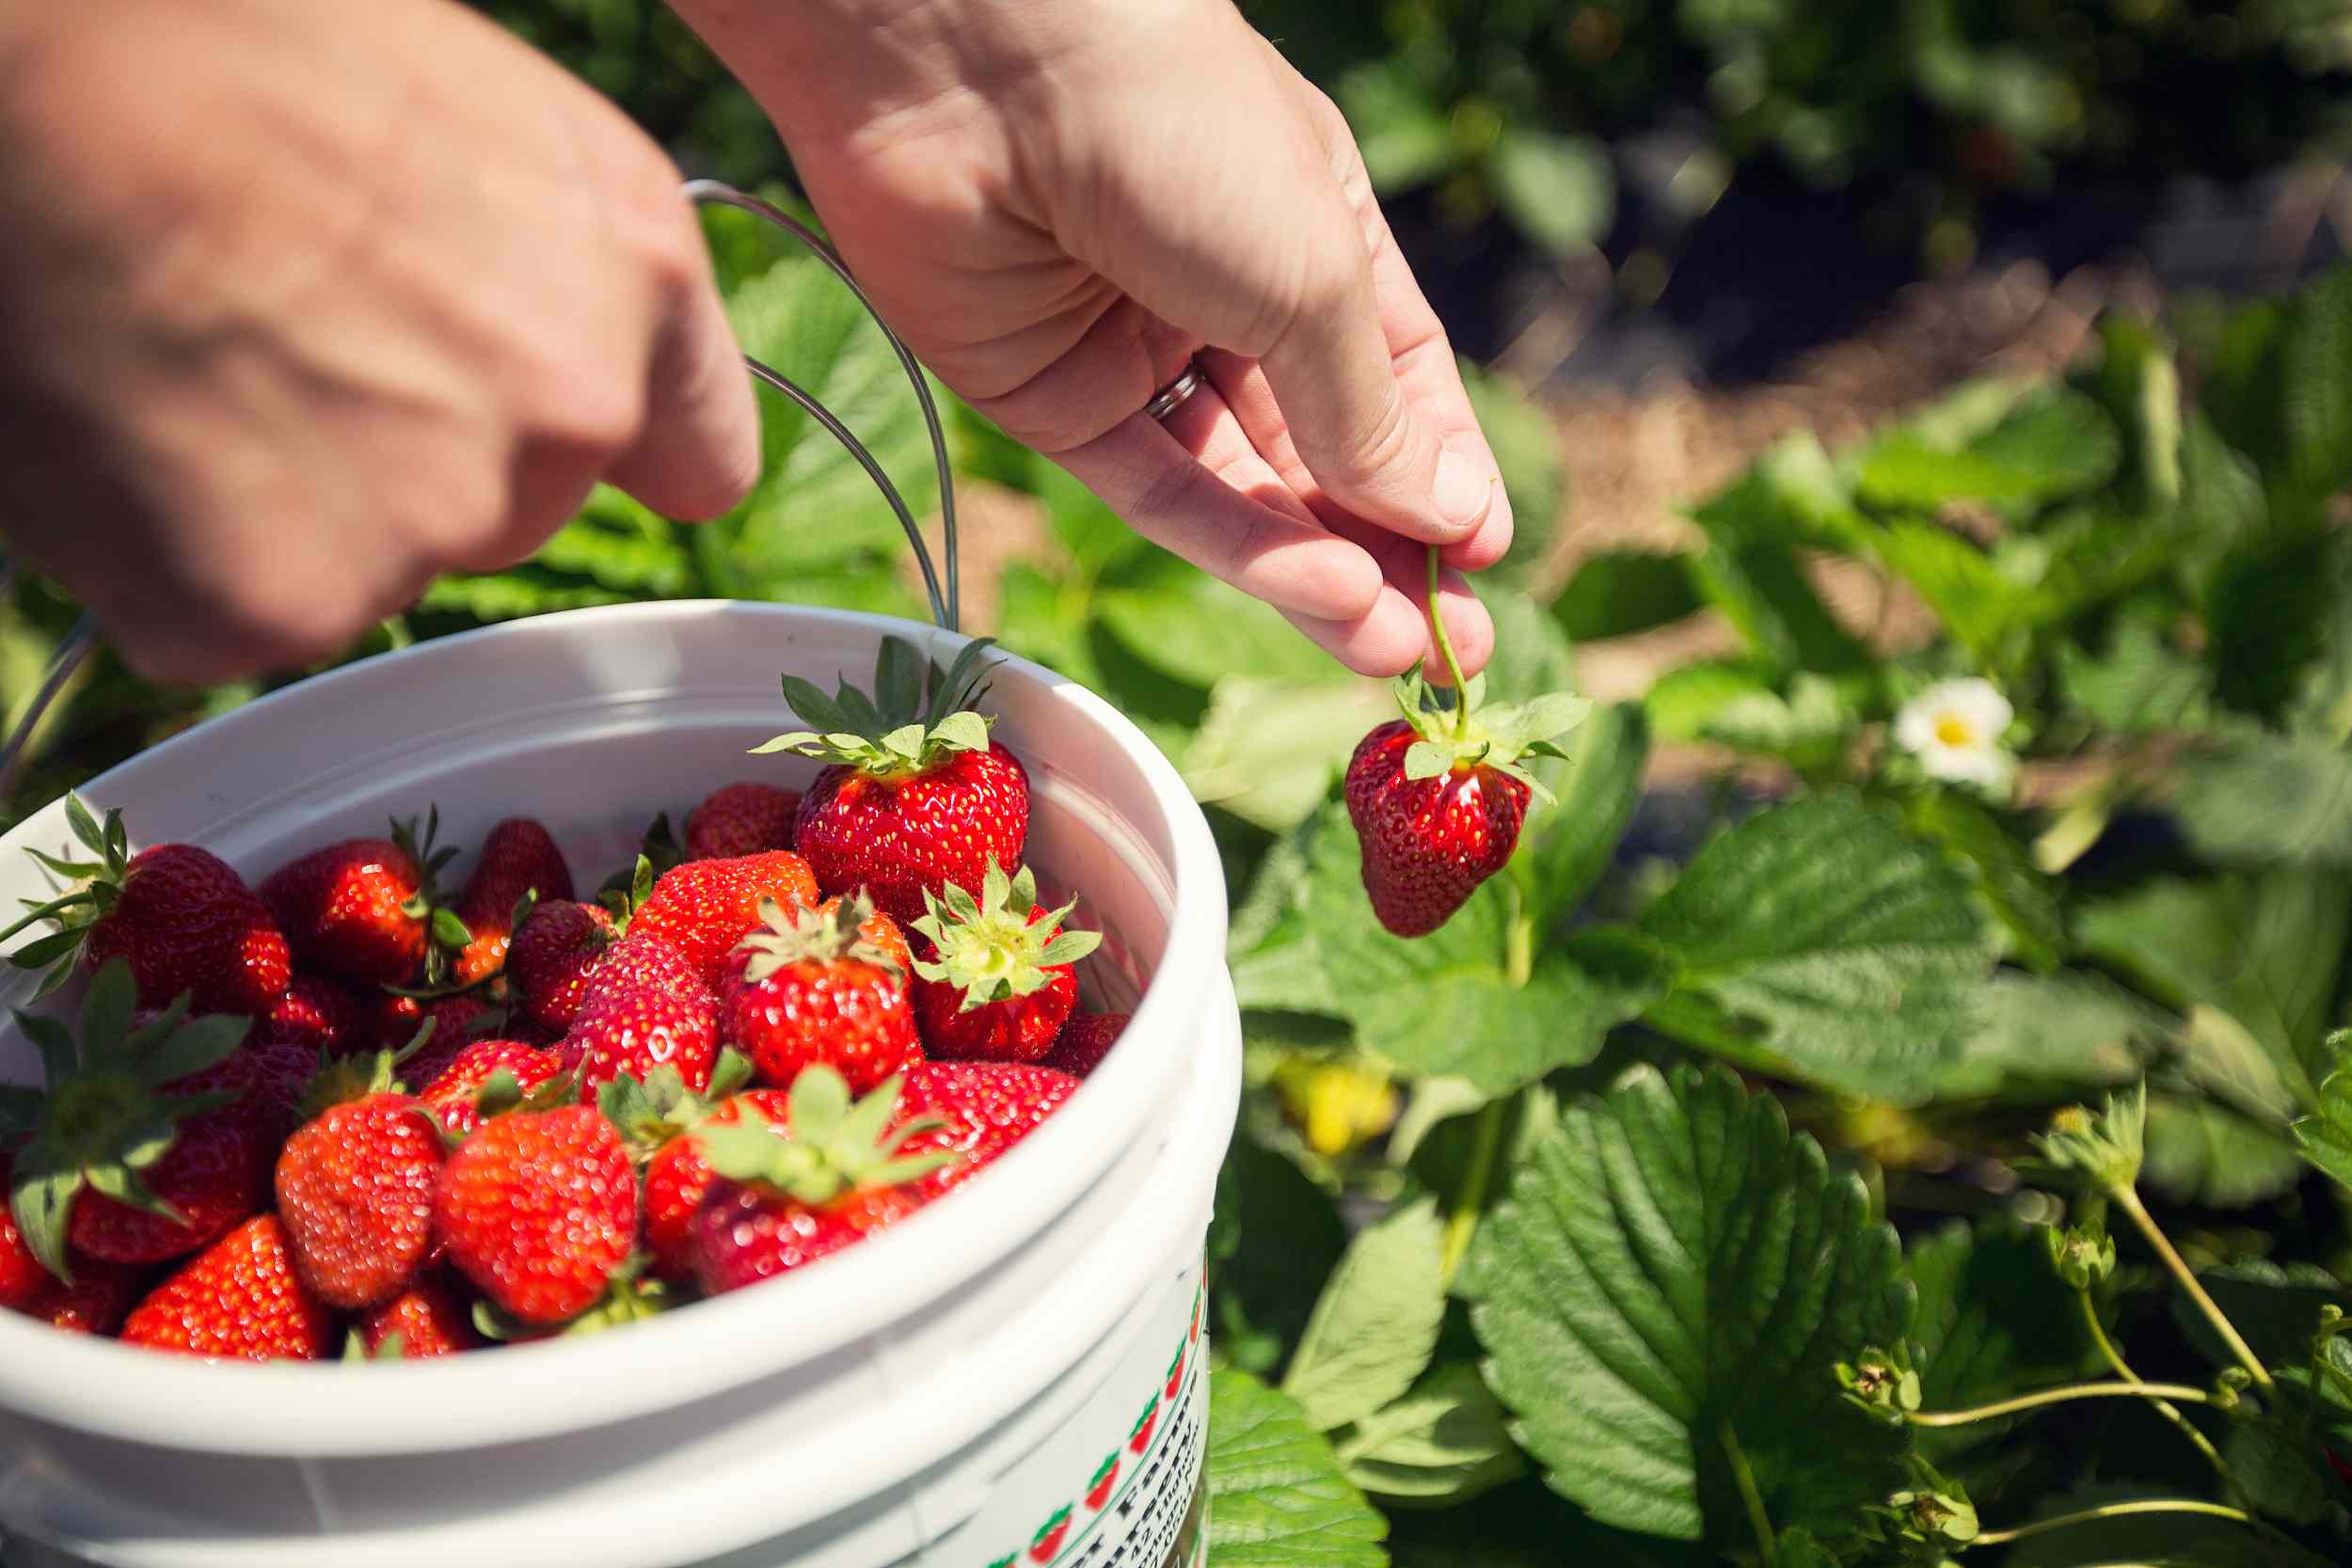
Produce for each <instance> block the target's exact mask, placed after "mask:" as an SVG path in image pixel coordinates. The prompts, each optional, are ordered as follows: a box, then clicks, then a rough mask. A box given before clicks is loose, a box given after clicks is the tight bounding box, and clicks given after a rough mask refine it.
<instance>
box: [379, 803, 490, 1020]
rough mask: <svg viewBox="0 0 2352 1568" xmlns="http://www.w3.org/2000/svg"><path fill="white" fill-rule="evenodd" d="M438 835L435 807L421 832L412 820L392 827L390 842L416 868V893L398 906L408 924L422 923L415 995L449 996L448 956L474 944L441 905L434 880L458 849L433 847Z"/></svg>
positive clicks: (438, 813)
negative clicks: (419, 983) (420, 983)
mask: <svg viewBox="0 0 2352 1568" xmlns="http://www.w3.org/2000/svg"><path fill="white" fill-rule="evenodd" d="M440 832H441V808H440V807H439V806H433V807H430V808H428V809H427V810H426V812H425V817H424V829H423V831H422V832H419V831H418V828H417V819H416V818H415V817H413V816H412V817H409V818H408V819H407V820H406V821H394V822H393V823H392V824H391V833H392V842H393V843H394V844H395V845H397V846H399V847H400V852H401V853H402V854H404V855H406V856H407V857H408V858H409V860H410V861H412V862H414V863H415V864H416V867H417V881H418V887H417V891H416V893H415V895H413V896H412V897H410V898H409V900H408V901H407V902H406V903H405V904H403V905H401V907H400V912H401V913H403V914H405V915H406V916H407V917H408V918H409V919H411V920H421V921H422V922H424V929H425V944H424V989H423V990H422V991H421V992H420V993H418V994H430V995H444V994H448V993H447V991H446V990H444V989H443V988H446V986H447V985H448V981H449V969H450V963H449V960H450V955H451V954H453V953H462V952H464V951H465V950H466V944H467V943H468V942H471V941H473V932H471V931H470V930H469V929H467V927H466V923H465V922H464V921H463V920H460V919H459V918H458V917H457V911H455V910H453V909H451V908H450V907H449V906H448V905H447V904H445V903H443V902H442V901H441V894H440V890H439V887H438V886H437V879H438V878H439V876H440V874H441V872H442V871H443V870H445V869H447V868H448V865H449V863H450V862H452V861H453V860H455V859H456V858H457V847H456V846H455V845H436V844H435V842H434V841H435V840H436V839H437V838H438V837H439V836H440ZM401 994H404V995H405V994H408V993H406V992H403V993H401Z"/></svg>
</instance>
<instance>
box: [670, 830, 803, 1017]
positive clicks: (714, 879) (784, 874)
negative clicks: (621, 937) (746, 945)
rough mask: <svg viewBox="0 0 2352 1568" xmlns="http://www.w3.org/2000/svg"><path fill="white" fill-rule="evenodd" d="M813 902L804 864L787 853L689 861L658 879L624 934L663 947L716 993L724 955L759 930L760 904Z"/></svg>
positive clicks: (771, 851) (788, 907)
mask: <svg viewBox="0 0 2352 1568" xmlns="http://www.w3.org/2000/svg"><path fill="white" fill-rule="evenodd" d="M817 898H818V895H817V879H816V878H814V877H812V876H810V875H809V870H808V863H807V862H806V861H804V860H803V859H801V857H800V856H798V855H796V854H794V853H792V852H791V851H790V850H788V849H773V850H770V851H768V852H767V853H765V854H758V855H745V856H743V857H741V858H740V859H738V860H731V861H688V862H687V863H685V864H684V865H680V866H675V867H673V868H672V869H670V870H668V871H665V872H663V873H662V874H661V879H660V881H657V882H656V883H654V885H653V892H652V894H651V895H648V896H647V897H646V899H645V901H644V904H642V905H640V906H639V908H638V911H637V913H636V914H635V915H634V916H632V917H631V918H630V920H629V927H628V928H629V931H630V932H631V934H635V933H637V932H640V931H643V932H646V933H649V934H651V935H653V936H658V937H660V938H662V939H663V940H665V941H667V942H669V943H670V944H671V945H672V946H674V947H675V948H676V949H677V950H678V952H679V953H680V954H682V955H684V957H685V958H686V961H687V962H689V963H691V964H692V965H693V966H694V968H695V970H696V972H697V973H699V974H701V975H702V977H703V983H704V984H705V985H707V986H709V987H710V988H711V989H713V990H716V989H717V988H718V985H719V982H720V979H721V978H722V974H723V970H724V967H725V964H726V958H727V955H728V954H729V953H730V952H732V951H733V950H734V948H735V944H736V943H737V942H741V941H742V940H743V939H744V938H745V937H747V936H749V935H751V934H752V932H754V931H755V930H756V929H758V927H759V906H760V903H761V901H762V900H764V899H773V900H774V901H775V902H777V903H779V904H782V905H783V906H784V907H785V908H787V909H791V908H794V907H795V906H799V905H810V904H815V903H816V902H817Z"/></svg>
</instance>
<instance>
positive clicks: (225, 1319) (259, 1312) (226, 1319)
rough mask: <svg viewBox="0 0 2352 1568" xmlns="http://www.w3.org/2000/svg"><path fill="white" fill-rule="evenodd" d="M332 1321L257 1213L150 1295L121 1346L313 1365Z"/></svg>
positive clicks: (282, 1239) (270, 1224) (275, 1227)
mask: <svg viewBox="0 0 2352 1568" xmlns="http://www.w3.org/2000/svg"><path fill="white" fill-rule="evenodd" d="M332 1323H333V1318H332V1316H331V1315H330V1314H329V1313H328V1312H327V1310H326V1307H325V1306H323V1305H322V1304H321V1303H320V1302H318V1301H317V1300H316V1299H315V1298H313V1297H312V1296H311V1294H310V1291H306V1290H304V1289H303V1286H302V1280H301V1278H300V1276H298V1275H296V1274H295V1273H294V1257H293V1254H292V1253H291V1252H290V1251H289V1250H288V1248H287V1245H286V1231H285V1227H282V1226H280V1225H279V1224H278V1216H277V1215H275V1214H256V1215H255V1216H254V1217H253V1218H251V1219H249V1220H247V1221H246V1222H245V1224H243V1225H241V1226H239V1227H237V1228H236V1229H234V1230H231V1231H230V1232H229V1234H228V1235H226V1236H223V1237H222V1238H221V1239H220V1240H218V1241H216V1242H215V1243H213V1244H212V1245H211V1246H210V1247H208V1248H206V1249H205V1250H204V1251H203V1252H201V1253H199V1254H198V1255H197V1257H196V1258H195V1259H191V1260H190V1261H189V1262H188V1263H187V1265H186V1266H185V1267H183V1268H182V1269H181V1270H180V1272H179V1273H177V1274H175V1275H172V1276H171V1277H170V1278H169V1279H167V1280H165V1281H164V1282H163V1284H161V1285H159V1286H157V1287H156V1288H155V1291H154V1293H153V1294H151V1295H150V1296H149V1297H148V1298H147V1299H146V1300H145V1301H143V1302H141V1303H139V1305H138V1307H136V1308H135V1309H134V1310H133V1312H132V1313H131V1316H130V1319H129V1321H127V1322H126V1323H123V1325H122V1339H123V1342H124V1343H125V1344H132V1345H150V1346H152V1347H154V1348H155V1349H157V1350H171V1351H180V1352H183V1353H185V1354H191V1355H202V1356H209V1357H212V1358H214V1359H216V1360H243V1361H315V1360H317V1359H318V1358H319V1357H320V1356H322V1355H325V1354H326V1336H327V1331H328V1329H329V1328H330V1327H331V1326H332Z"/></svg>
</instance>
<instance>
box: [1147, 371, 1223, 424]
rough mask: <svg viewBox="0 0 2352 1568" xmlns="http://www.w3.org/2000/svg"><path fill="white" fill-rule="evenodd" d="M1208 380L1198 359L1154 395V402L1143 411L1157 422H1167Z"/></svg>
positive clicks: (1148, 404)
mask: <svg viewBox="0 0 2352 1568" xmlns="http://www.w3.org/2000/svg"><path fill="white" fill-rule="evenodd" d="M1208 379H1209V378H1208V377H1207V376H1206V375H1203V374H1202V373H1201V372H1200V361H1199V360H1197V359H1196V360H1194V361H1193V362H1192V363H1191V364H1188V365H1186V366H1185V367H1184V373H1183V374H1181V375H1179V376H1178V377H1177V378H1176V379H1175V380H1173V381H1171V382H1169V383H1168V385H1167V386H1165V387H1163V388H1160V389H1159V390H1158V391H1156V392H1154V393H1152V401H1151V402H1150V403H1147V404H1144V405H1143V411H1144V412H1145V413H1147V414H1149V415H1151V416H1152V418H1153V419H1155V420H1165V419H1167V418H1168V416H1169V415H1170V414H1173V413H1174V412H1176V410H1178V409H1179V408H1182V407H1183V406H1184V402H1185V400H1186V399H1188V398H1190V397H1191V396H1192V394H1193V393H1195V392H1197V391H1199V390H1200V388H1201V387H1202V386H1203V385H1205V384H1206V383H1207V381H1208Z"/></svg>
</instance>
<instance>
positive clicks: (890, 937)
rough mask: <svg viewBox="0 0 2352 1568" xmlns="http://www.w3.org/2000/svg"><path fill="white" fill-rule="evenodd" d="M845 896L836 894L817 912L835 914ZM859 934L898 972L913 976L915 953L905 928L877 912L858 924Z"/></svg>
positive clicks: (820, 906)
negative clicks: (892, 964) (886, 956)
mask: <svg viewBox="0 0 2352 1568" xmlns="http://www.w3.org/2000/svg"><path fill="white" fill-rule="evenodd" d="M845 896H846V895H843V894H838V893H836V894H834V895H833V896H832V897H830V898H828V899H826V900H825V901H824V902H823V903H821V904H819V905H818V906H817V912H818V914H826V915H829V914H831V913H833V912H834V911H835V910H837V909H839V908H840V907H841V901H842V899H843V898H844V897H845ZM857 934H858V936H859V937H860V938H862V939H863V940H864V941H866V942H867V943H869V944H870V945H872V946H874V947H877V948H879V949H881V950H882V952H883V953H884V954H886V955H888V957H889V958H890V961H891V962H892V963H895V964H897V965H898V972H899V973H900V974H908V975H912V974H914V951H913V949H911V948H909V947H908V946H907V933H906V929H905V927H901V926H900V925H899V924H898V922H897V921H895V920H893V919H891V918H890V917H889V916H888V915H886V914H884V913H882V911H880V910H876V911H873V912H872V913H871V914H868V915H867V916H866V918H865V919H864V920H862V921H860V922H858V927H857Z"/></svg>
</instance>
